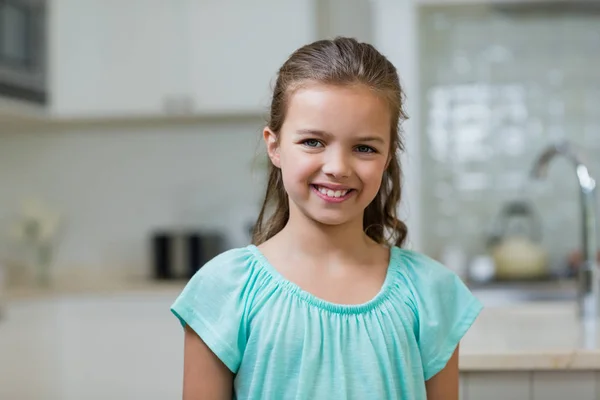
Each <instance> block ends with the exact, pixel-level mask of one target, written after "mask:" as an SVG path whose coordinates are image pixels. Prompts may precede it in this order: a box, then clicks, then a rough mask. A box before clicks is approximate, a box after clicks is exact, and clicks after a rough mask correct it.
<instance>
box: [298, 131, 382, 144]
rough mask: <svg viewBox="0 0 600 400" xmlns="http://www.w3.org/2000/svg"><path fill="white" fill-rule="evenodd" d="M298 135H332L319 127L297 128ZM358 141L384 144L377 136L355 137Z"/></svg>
mask: <svg viewBox="0 0 600 400" xmlns="http://www.w3.org/2000/svg"><path fill="white" fill-rule="evenodd" d="M297 133H299V134H300V135H311V136H318V137H326V138H327V137H331V136H333V135H332V134H331V133H330V132H327V131H322V130H319V129H299V130H298V131H297ZM357 141H358V142H378V143H381V144H385V141H384V140H383V139H382V138H381V137H379V136H361V137H359V138H357Z"/></svg>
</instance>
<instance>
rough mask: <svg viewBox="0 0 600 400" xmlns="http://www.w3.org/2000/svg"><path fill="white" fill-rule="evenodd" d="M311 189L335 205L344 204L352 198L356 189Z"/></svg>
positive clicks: (320, 187) (317, 186)
mask: <svg viewBox="0 0 600 400" xmlns="http://www.w3.org/2000/svg"><path fill="white" fill-rule="evenodd" d="M310 187H311V189H312V190H313V191H314V192H315V193H316V194H317V195H318V196H319V197H320V198H322V199H323V200H326V201H329V202H334V203H339V202H342V201H344V200H346V199H348V198H349V197H350V196H352V193H354V189H338V190H333V189H330V188H327V187H324V186H319V185H310Z"/></svg>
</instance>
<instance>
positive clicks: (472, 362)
mask: <svg viewBox="0 0 600 400" xmlns="http://www.w3.org/2000/svg"><path fill="white" fill-rule="evenodd" d="M460 368H461V370H462V371H491V370H511V371H515V370H564V369H568V370H598V371H600V324H599V323H598V322H592V323H583V322H582V321H580V320H579V319H578V317H577V307H576V304H575V303H572V302H568V303H567V302H540V303H523V304H521V305H518V306H510V307H490V308H485V309H484V310H483V311H482V312H481V314H480V316H479V318H478V319H477V321H476V322H475V324H474V325H473V326H472V328H471V330H470V331H469V332H468V333H467V335H466V336H465V337H464V339H463V341H462V343H461V357H460Z"/></svg>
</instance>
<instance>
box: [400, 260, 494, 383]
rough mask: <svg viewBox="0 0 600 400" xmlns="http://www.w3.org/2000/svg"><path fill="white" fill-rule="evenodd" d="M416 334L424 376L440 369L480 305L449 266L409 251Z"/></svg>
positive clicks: (428, 377)
mask: <svg viewBox="0 0 600 400" xmlns="http://www.w3.org/2000/svg"><path fill="white" fill-rule="evenodd" d="M411 258H412V260H413V263H412V279H411V280H412V283H413V285H414V288H413V293H414V298H415V302H416V304H415V306H416V312H417V314H418V315H417V321H418V323H417V327H416V328H417V332H416V333H417V336H418V344H419V351H420V354H421V359H422V362H423V372H424V375H425V380H429V379H430V378H432V377H433V376H434V375H436V374H437V373H438V372H440V371H441V370H442V369H443V368H444V367H445V366H446V364H447V363H448V360H449V359H450V357H451V356H452V354H453V353H454V351H455V350H456V347H457V346H458V344H459V342H460V340H461V339H462V338H463V336H464V335H465V334H466V333H467V331H468V330H469V328H470V327H471V326H472V324H473V323H474V322H475V320H476V318H477V316H478V315H479V313H480V312H481V310H482V308H483V306H482V304H481V303H480V302H479V300H477V298H476V297H475V296H474V295H473V294H472V293H471V291H470V290H469V289H468V288H467V287H466V285H465V284H464V283H463V281H462V280H461V279H460V278H459V277H458V276H457V275H456V274H455V273H454V272H452V271H451V270H450V269H448V268H446V267H445V266H443V265H442V264H440V263H438V262H437V261H435V260H433V259H431V258H428V257H426V256H424V255H420V254H416V253H413V255H412V257H411Z"/></svg>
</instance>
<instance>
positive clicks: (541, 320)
mask: <svg viewBox="0 0 600 400" xmlns="http://www.w3.org/2000/svg"><path fill="white" fill-rule="evenodd" d="M183 285H184V283H155V282H130V283H127V282H118V283H116V282H113V283H111V282H103V283H101V282H95V283H91V282H90V283H88V284H87V285H85V286H84V285H81V284H79V285H73V284H71V285H70V286H56V287H55V288H53V289H45V290H44V289H20V290H12V291H9V292H7V293H5V295H4V297H3V298H4V302H5V309H6V310H5V311H6V313H5V316H4V317H3V318H1V319H0V354H1V355H2V357H0V398H19V399H23V400H27V399H40V398H44V399H62V400H70V399H73V400H75V399H81V398H86V399H104V398H145V399H165V398H180V397H181V392H180V390H181V379H182V365H183V354H182V331H181V327H180V326H179V324H178V323H177V321H176V319H175V318H174V317H173V316H172V315H171V314H170V312H169V306H170V304H171V303H172V301H173V300H174V299H175V297H176V296H177V294H178V293H179V291H180V290H181V288H182V287H183ZM599 330H600V329H599V326H598V324H596V323H594V324H589V325H584V324H582V323H581V322H580V321H579V320H578V319H577V317H576V307H575V304H574V303H572V302H529V303H523V304H519V305H511V306H492V307H486V308H485V309H484V310H483V311H482V313H481V315H480V317H479V318H478V320H477V321H476V323H475V324H474V326H473V327H472V329H471V330H470V331H469V332H468V333H467V335H466V336H465V338H464V340H463V342H462V344H461V356H460V370H461V387H462V390H461V398H462V399H463V400H476V399H482V400H495V399H511V400H519V399H523V400H525V399H526V400H538V399H545V400H554V399H561V400H562V399H572V400H592V399H593V400H599V399H600V345H599V342H600V334H599V333H598V331H599Z"/></svg>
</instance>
